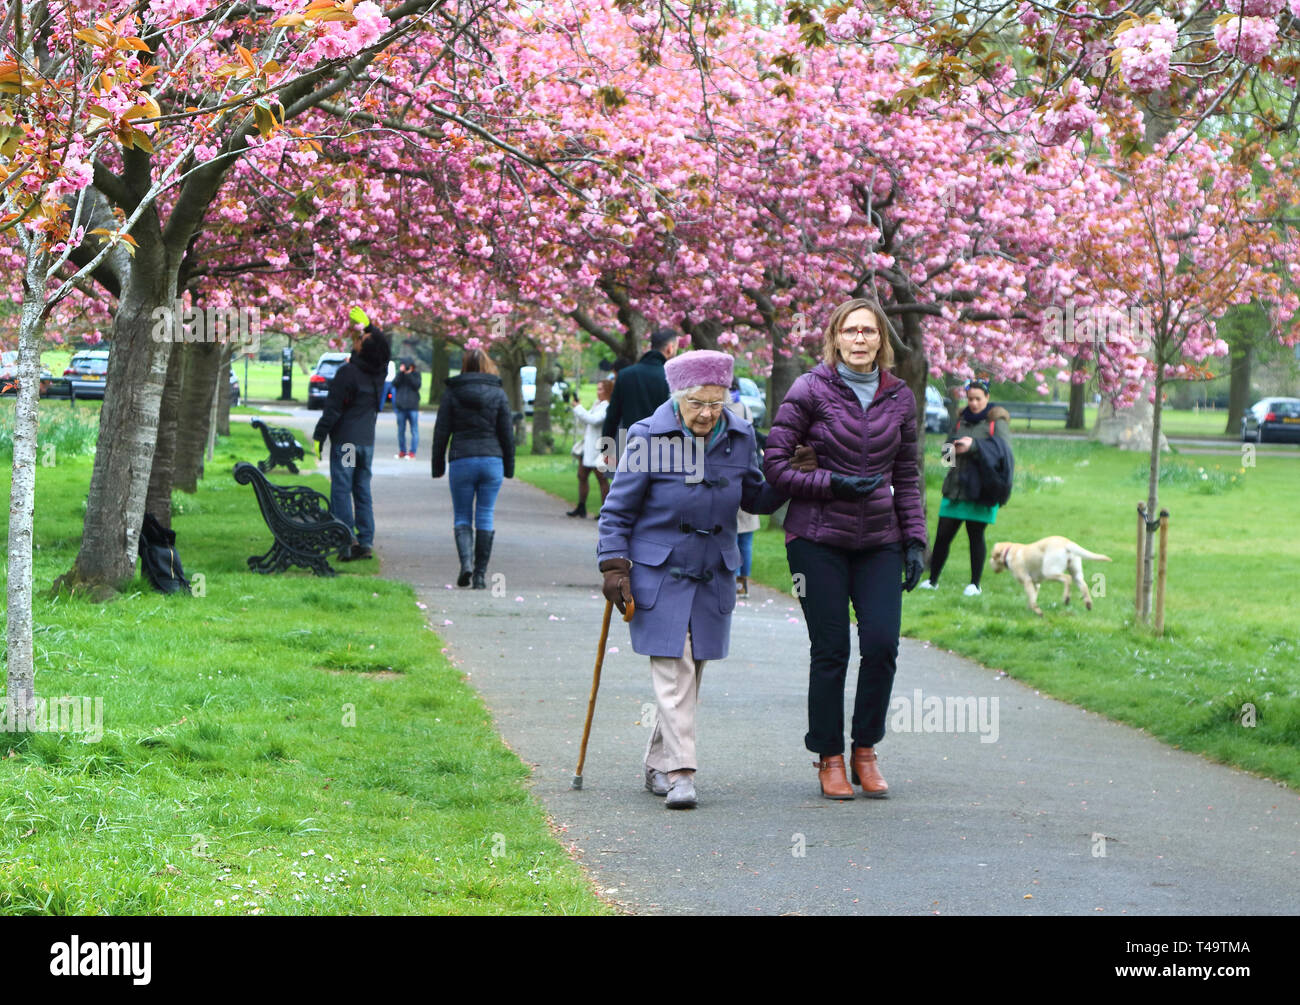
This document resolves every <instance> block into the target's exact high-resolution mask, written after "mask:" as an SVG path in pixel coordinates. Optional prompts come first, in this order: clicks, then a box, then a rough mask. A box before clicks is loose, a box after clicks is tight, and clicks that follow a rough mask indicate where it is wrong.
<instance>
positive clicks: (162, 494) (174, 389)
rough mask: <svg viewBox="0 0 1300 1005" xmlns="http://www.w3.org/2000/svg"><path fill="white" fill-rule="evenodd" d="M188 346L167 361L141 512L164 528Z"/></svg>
mask: <svg viewBox="0 0 1300 1005" xmlns="http://www.w3.org/2000/svg"><path fill="white" fill-rule="evenodd" d="M192 348H193V346H192V345H176V346H174V347H173V348H172V351H171V355H170V357H169V358H168V360H167V379H166V382H165V383H164V384H163V392H162V405H161V407H160V408H159V409H158V439H157V440H156V441H155V442H154V448H153V465H152V467H151V468H150V471H149V491H148V492H147V493H146V495H145V500H144V511H145V512H146V513H152V514H153V515H154V517H155V518H156V519H157V520H158V522H159V523H161V524H162V525H163V526H164V527H170V526H171V525H172V482H173V479H174V478H175V474H176V434H177V423H178V421H179V419H180V410H181V394H182V387H181V383H182V381H183V379H184V374H185V360H186V357H187V356H188V355H189V350H190V349H192Z"/></svg>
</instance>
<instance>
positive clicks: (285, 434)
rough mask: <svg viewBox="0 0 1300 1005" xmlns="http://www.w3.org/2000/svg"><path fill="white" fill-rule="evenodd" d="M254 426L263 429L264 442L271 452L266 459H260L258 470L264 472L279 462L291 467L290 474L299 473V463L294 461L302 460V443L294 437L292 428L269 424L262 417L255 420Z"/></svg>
mask: <svg viewBox="0 0 1300 1005" xmlns="http://www.w3.org/2000/svg"><path fill="white" fill-rule="evenodd" d="M253 428H254V429H260V430H261V431H262V442H264V443H265V444H266V449H267V450H269V451H270V452H271V456H270V457H268V458H267V459H266V460H264V461H258V462H257V467H258V470H259V471H261V472H262V473H263V474H265V473H266V472H268V471H270V470H271V469H272V468H273V467H275V466H276V465H277V464H280V465H283V466H284V467H286V468H288V469H289V473H290V474H294V475H296V474H297V473H298V465H296V464H295V463H294V461H300V460H302V458H303V453H302V444H301V443H299V442H298V441H297V440H295V439H294V438H293V430H292V429H284V428H282V427H280V426H268V425H267V424H266V423H265V422H263V421H262V420H261V419H254V420H253Z"/></svg>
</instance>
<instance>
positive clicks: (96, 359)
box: [63, 349, 108, 398]
mask: <svg viewBox="0 0 1300 1005" xmlns="http://www.w3.org/2000/svg"><path fill="white" fill-rule="evenodd" d="M63 376H65V377H67V378H68V379H70V380H71V381H72V391H73V393H74V394H76V396H77V397H78V398H102V397H104V382H105V381H106V380H107V379H108V350H107V349H84V350H82V351H81V352H76V353H73V354H72V359H70V360H69V361H68V368H67V369H66V370H64V371H63Z"/></svg>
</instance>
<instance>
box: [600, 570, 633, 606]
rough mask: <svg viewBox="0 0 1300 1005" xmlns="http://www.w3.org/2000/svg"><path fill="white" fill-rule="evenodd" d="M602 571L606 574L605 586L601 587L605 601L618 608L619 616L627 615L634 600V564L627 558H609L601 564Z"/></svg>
mask: <svg viewBox="0 0 1300 1005" xmlns="http://www.w3.org/2000/svg"><path fill="white" fill-rule="evenodd" d="M600 571H601V572H603V573H604V574H605V585H604V586H602V587H601V592H602V593H604V594H605V599H606V600H608V601H610V602H611V603H612V604H613V605H614V606H615V607H617V608H618V613H619V614H626V613H627V605H628V604H629V603H630V602H631V600H632V563H631V562H629V561H628V560H627V559H626V558H607V559H605V561H603V562H601V563H600Z"/></svg>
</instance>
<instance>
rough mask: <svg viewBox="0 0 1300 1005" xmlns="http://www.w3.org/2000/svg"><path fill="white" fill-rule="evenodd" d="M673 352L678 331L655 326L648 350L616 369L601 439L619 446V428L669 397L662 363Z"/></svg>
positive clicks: (671, 356) (643, 414)
mask: <svg viewBox="0 0 1300 1005" xmlns="http://www.w3.org/2000/svg"><path fill="white" fill-rule="evenodd" d="M676 354H677V332H676V331H675V330H674V329H672V328H656V329H655V330H654V332H653V333H651V335H650V351H649V352H647V353H646V354H645V355H644V356H642V357H641V358H640V360H638V361H637V362H636V363H634V364H633V365H632V366H627V367H624V368H623V369H621V370H619V371H618V376H617V377H616V378H615V380H614V393H613V394H612V395H610V398H609V409H608V410H607V411H606V412H605V423H604V425H603V426H602V427H601V430H600V435H601V436H602V437H603V438H604V439H606V440H607V441H612V442H613V443H616V444H618V446H619V448H620V449H622V443H621V442H620V437H619V430H621V429H628V428H629V427H631V425H632V424H633V423H634V422H640V421H641V420H642V419H644V418H647V417H648V416H651V415H653V414H654V411H655V409H656V408H658V407H659V406H660V405H662V404H663V403H664V402H665V401H667V400H668V378H667V377H665V376H664V364H665V363H667V362H668V361H669V360H670V359H672V358H673V356H675V355H676ZM610 467H611V468H612V467H613V465H612V464H611V465H610Z"/></svg>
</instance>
